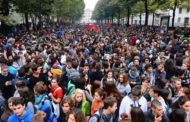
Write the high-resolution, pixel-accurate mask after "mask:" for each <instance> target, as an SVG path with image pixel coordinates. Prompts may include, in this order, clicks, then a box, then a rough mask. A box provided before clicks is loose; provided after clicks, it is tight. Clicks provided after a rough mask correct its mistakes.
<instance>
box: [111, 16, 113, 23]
mask: <svg viewBox="0 0 190 122" xmlns="http://www.w3.org/2000/svg"><path fill="white" fill-rule="evenodd" d="M111 24H112V25H113V14H112V15H111Z"/></svg>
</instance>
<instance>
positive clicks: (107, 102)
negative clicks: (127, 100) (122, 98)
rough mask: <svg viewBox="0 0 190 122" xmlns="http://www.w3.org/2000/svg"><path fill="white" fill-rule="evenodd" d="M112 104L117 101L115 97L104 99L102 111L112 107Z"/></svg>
mask: <svg viewBox="0 0 190 122" xmlns="http://www.w3.org/2000/svg"><path fill="white" fill-rule="evenodd" d="M114 103H117V100H116V98H115V97H106V98H105V99H104V109H108V107H112V106H113V105H114Z"/></svg>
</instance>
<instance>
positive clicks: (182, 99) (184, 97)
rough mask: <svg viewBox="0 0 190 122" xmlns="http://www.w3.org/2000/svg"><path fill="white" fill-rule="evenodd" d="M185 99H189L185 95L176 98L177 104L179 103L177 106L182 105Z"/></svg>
mask: <svg viewBox="0 0 190 122" xmlns="http://www.w3.org/2000/svg"><path fill="white" fill-rule="evenodd" d="M187 101H190V99H189V98H188V97H187V96H181V97H179V99H178V101H177V102H178V105H179V108H180V107H181V106H182V105H184V104H185V103H186V102H187Z"/></svg>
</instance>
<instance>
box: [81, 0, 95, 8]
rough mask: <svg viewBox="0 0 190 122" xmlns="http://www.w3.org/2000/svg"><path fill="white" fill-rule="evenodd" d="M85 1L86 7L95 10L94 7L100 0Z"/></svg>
mask: <svg viewBox="0 0 190 122" xmlns="http://www.w3.org/2000/svg"><path fill="white" fill-rule="evenodd" d="M84 2H85V9H90V10H94V7H95V6H96V3H97V2H98V0H84Z"/></svg>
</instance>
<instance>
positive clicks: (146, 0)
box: [144, 0, 149, 26]
mask: <svg viewBox="0 0 190 122" xmlns="http://www.w3.org/2000/svg"><path fill="white" fill-rule="evenodd" d="M144 6H145V26H147V25H148V14H149V11H148V0H145V1H144Z"/></svg>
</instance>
